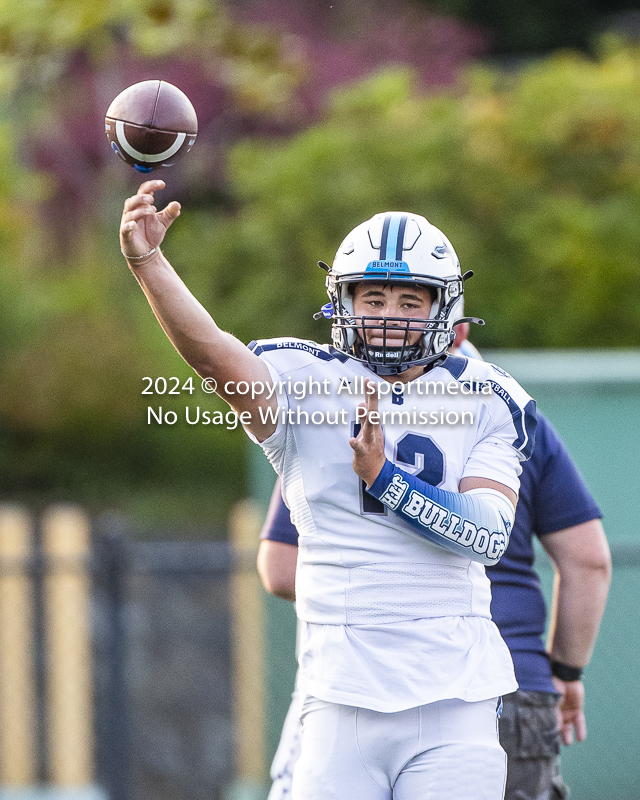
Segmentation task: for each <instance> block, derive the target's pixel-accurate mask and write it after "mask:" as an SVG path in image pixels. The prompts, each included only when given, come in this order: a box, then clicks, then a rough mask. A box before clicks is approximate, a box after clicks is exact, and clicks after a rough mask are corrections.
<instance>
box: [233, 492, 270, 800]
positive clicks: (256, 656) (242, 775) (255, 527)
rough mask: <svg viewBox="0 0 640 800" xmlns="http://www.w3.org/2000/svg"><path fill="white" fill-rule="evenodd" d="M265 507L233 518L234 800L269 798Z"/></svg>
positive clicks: (242, 510) (242, 505) (245, 505)
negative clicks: (262, 555) (261, 548)
mask: <svg viewBox="0 0 640 800" xmlns="http://www.w3.org/2000/svg"><path fill="white" fill-rule="evenodd" d="M263 516H264V515H263V514H262V513H261V511H260V508H259V506H258V505H257V504H256V503H254V502H253V501H251V500H242V501H240V502H239V503H237V504H236V506H235V507H234V509H233V511H232V513H231V518H230V537H231V545H232V549H233V553H234V555H235V557H236V566H235V569H234V571H233V576H232V579H231V607H232V620H233V621H232V653H233V689H234V724H235V754H236V781H235V784H234V786H233V787H232V788H231V790H230V792H229V793H228V797H231V798H234V799H235V798H238V799H240V798H242V800H254V798H263V797H266V791H265V788H266V783H267V779H268V766H267V763H266V742H265V738H266V737H265V729H266V718H265V717H266V715H265V691H266V676H265V670H266V659H265V644H264V635H265V614H264V590H263V588H262V585H261V583H260V579H259V577H258V573H257V570H256V554H257V547H258V536H259V533H260V527H261V524H262V517H263Z"/></svg>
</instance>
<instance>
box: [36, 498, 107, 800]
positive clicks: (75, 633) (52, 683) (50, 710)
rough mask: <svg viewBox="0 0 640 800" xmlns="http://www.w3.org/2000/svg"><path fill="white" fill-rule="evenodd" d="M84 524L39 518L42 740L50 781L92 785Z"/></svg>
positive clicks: (57, 516)
mask: <svg viewBox="0 0 640 800" xmlns="http://www.w3.org/2000/svg"><path fill="white" fill-rule="evenodd" d="M89 531H90V528H89V520H88V518H87V516H86V515H85V514H84V513H83V512H82V511H81V510H80V509H79V508H76V507H74V506H65V505H58V506H53V507H51V508H50V509H48V510H47V512H46V513H45V515H44V517H43V520H42V535H43V548H44V553H45V556H46V558H47V575H46V578H45V582H44V606H45V640H46V652H47V668H46V695H47V733H48V736H47V741H48V748H49V773H50V779H51V783H52V784H53V785H54V786H58V787H68V788H71V787H81V786H88V785H89V784H92V783H93V778H94V768H93V759H94V733H93V697H92V694H93V693H92V674H91V673H92V670H91V662H92V659H91V637H90V629H89V591H90V582H89V576H88V574H87V570H88V557H89V552H90V550H89Z"/></svg>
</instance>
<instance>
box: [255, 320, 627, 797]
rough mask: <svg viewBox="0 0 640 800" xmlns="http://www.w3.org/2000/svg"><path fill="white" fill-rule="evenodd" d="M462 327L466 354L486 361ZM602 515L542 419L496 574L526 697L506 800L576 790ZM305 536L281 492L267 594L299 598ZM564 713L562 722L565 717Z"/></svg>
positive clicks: (276, 499) (276, 771)
mask: <svg viewBox="0 0 640 800" xmlns="http://www.w3.org/2000/svg"><path fill="white" fill-rule="evenodd" d="M467 330H468V326H467V325H466V324H462V325H461V326H459V327H458V328H457V335H456V341H455V346H456V350H455V352H457V353H458V354H464V355H465V356H468V357H471V358H481V356H480V354H479V353H478V351H477V350H476V349H475V348H474V347H473V345H471V344H470V343H469V342H468V341H467V340H466V333H467ZM600 516H601V514H600V511H599V509H598V506H597V505H596V503H595V501H594V499H593V497H592V496H591V494H590V493H589V491H588V490H587V488H586V486H585V485H584V482H583V481H582V478H581V476H580V474H579V473H578V471H577V469H576V467H575V465H574V464H573V462H572V461H571V458H570V456H569V454H568V453H567V451H566V449H565V447H564V444H563V442H562V440H561V439H560V437H559V436H558V434H557V432H556V431H555V429H554V428H553V426H552V425H551V423H550V422H549V421H548V420H547V419H546V418H545V417H544V416H543V415H542V414H540V413H538V427H537V430H536V446H535V449H534V451H533V455H532V457H531V459H530V460H529V461H527V462H525V463H524V465H523V470H522V475H521V476H520V495H519V502H518V509H517V512H516V517H515V522H514V526H513V531H512V533H511V537H510V543H509V546H508V548H507V551H506V553H505V555H504V557H503V558H502V559H501V560H500V562H499V563H498V564H496V565H495V566H493V567H488V568H487V573H488V575H489V577H490V580H491V584H492V603H491V613H492V617H493V619H494V621H495V622H496V624H497V626H498V628H499V630H500V632H501V633H502V636H503V638H504V639H505V641H506V643H507V645H508V646H509V649H510V651H511V655H512V657H513V660H514V666H515V672H516V679H517V681H518V685H519V688H518V691H517V692H514V693H512V694H508V695H506V696H505V697H504V698H503V701H504V709H503V713H502V717H501V720H500V743H501V744H502V746H503V748H504V749H505V751H506V753H507V785H506V792H505V800H561V798H565V797H567V796H568V795H567V790H566V787H565V785H564V782H563V780H562V777H561V776H560V774H559V770H558V754H559V752H560V739H561V738H562V740H563V741H564V743H565V744H569V743H570V742H571V741H572V740H573V736H574V734H575V738H576V739H577V740H578V741H583V740H584V738H585V737H586V723H585V719H584V711H583V705H584V687H583V684H582V680H581V673H582V668H583V667H584V666H585V665H586V664H587V662H588V660H589V658H590V655H591V652H592V650H593V646H594V643H595V639H596V635H597V631H598V627H599V623H600V620H601V618H602V614H603V611H604V606H605V602H606V596H607V591H608V587H609V582H610V579H611V559H610V555H609V549H608V545H607V541H606V537H605V534H604V531H603V529H602V524H601V522H600ZM534 536H539V537H540V541H541V542H542V544H543V546H544V548H545V549H546V550H547V552H548V553H549V555H550V557H551V558H552V560H553V562H554V565H555V568H556V570H557V575H558V584H557V588H558V592H557V596H558V601H557V603H556V604H555V608H554V613H553V616H552V625H551V630H552V631H553V634H552V636H551V639H550V641H549V654H547V652H546V650H545V648H544V644H543V641H542V636H543V634H544V629H545V616H546V614H545V603H544V599H543V597H542V592H541V589H540V581H539V578H538V576H537V575H536V573H535V571H534V569H533V562H534V550H533V537H534ZM297 554H298V533H297V531H296V529H295V527H294V526H293V524H292V523H291V520H290V516H289V511H288V509H287V508H286V506H285V505H284V502H283V500H282V496H281V492H280V483H279V482H277V483H276V486H275V488H274V492H273V497H272V501H271V504H270V508H269V513H268V515H267V519H266V521H265V524H264V526H263V530H262V533H261V544H260V550H259V554H258V571H259V572H260V576H261V578H262V581H263V583H264V585H265V588H266V589H267V590H268V591H270V592H272V593H273V594H275V595H277V596H278V597H282V598H284V599H286V600H295V569H296V561H297ZM300 696H301V691H300V690H299V689H296V691H295V692H294V696H293V698H292V703H291V707H290V710H289V712H288V714H287V718H286V720H285V724H284V726H283V730H282V736H281V741H280V745H279V746H278V750H277V753H276V756H275V758H274V761H273V764H272V768H271V777H272V779H273V784H272V787H271V791H270V793H269V800H287V798H290V797H291V782H292V776H293V767H294V766H295V763H296V761H297V758H298V757H299V749H300V733H301V727H300V723H299V719H298V709H299V705H300ZM556 706H557V707H558V710H559V712H560V724H559V725H558V721H557V719H556Z"/></svg>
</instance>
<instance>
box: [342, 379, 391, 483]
mask: <svg viewBox="0 0 640 800" xmlns="http://www.w3.org/2000/svg"><path fill="white" fill-rule="evenodd" d="M373 388H375V391H372V389H373ZM365 392H366V394H365V402H364V403H362V404H361V405H360V408H364V409H365V410H366V415H365V416H364V417H362V418H361V423H360V425H361V427H360V432H359V433H358V435H357V436H356V437H355V438H353V439H349V444H350V445H351V447H352V448H353V471H354V472H355V473H356V475H358V477H360V478H362V480H363V481H365V483H366V484H367V486H371V484H372V483H373V482H374V481H375V479H376V478H377V477H378V475H379V474H380V470H381V469H382V467H384V463H385V461H386V459H385V455H384V435H383V433H382V425H380V423H379V422H378V421H376V419H375V417H374V420H373V421H372V420H371V419H370V415H371V413H372V412H374V413H375V414H377V412H378V387H377V386H376V385H375V384H374V383H373V381H370V380H369V379H368V378H367V380H366V381H365ZM369 392H371V394H369Z"/></svg>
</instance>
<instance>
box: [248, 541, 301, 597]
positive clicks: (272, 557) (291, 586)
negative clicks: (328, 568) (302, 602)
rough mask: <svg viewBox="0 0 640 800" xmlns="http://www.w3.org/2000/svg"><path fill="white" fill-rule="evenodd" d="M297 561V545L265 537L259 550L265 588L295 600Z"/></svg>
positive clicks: (259, 561) (278, 595)
mask: <svg viewBox="0 0 640 800" xmlns="http://www.w3.org/2000/svg"><path fill="white" fill-rule="evenodd" d="M297 561H298V547H297V545H295V544H286V542H276V541H272V540H270V539H263V540H262V541H261V542H260V549H259V550H258V574H259V575H260V579H261V580H262V585H263V586H264V588H265V589H266V590H267V591H268V592H270V593H271V594H274V595H275V596H276V597H281V598H282V599H283V600H295V599H296V564H297Z"/></svg>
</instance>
